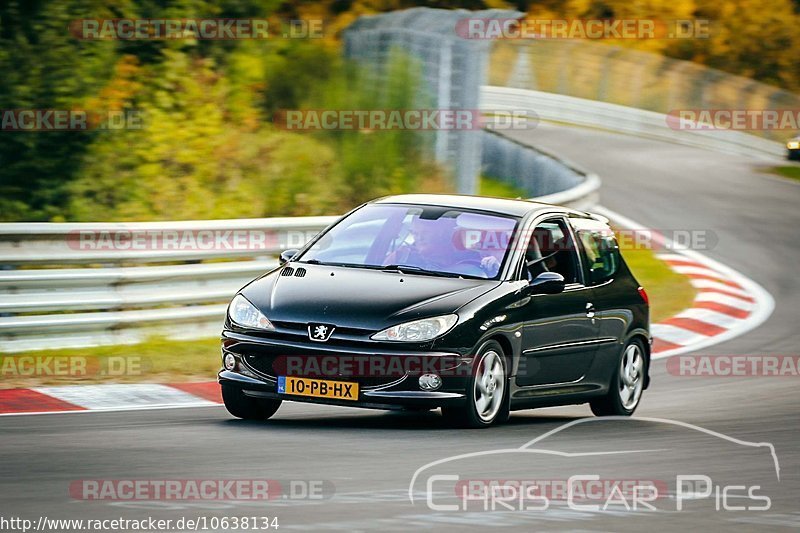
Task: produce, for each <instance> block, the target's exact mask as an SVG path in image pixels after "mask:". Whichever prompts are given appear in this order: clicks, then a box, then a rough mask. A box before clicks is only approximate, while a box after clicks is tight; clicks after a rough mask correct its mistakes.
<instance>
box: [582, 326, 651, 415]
mask: <svg viewBox="0 0 800 533" xmlns="http://www.w3.org/2000/svg"><path fill="white" fill-rule="evenodd" d="M646 376H647V360H646V356H645V351H644V345H643V344H642V341H640V340H639V339H633V340H631V341H628V343H627V344H626V345H625V347H624V348H623V349H622V353H621V354H620V358H619V363H618V364H617V368H616V371H615V372H614V375H613V377H612V378H611V383H610V384H609V387H608V393H607V394H606V395H605V396H603V397H601V398H598V399H596V400H592V401H591V402H589V405H590V407H591V408H592V412H593V413H594V414H595V415H597V416H631V415H632V414H633V412H634V411H636V407H638V405H639V401H640V400H641V399H642V391H643V390H644V383H645V377H646Z"/></svg>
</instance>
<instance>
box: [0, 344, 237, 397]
mask: <svg viewBox="0 0 800 533" xmlns="http://www.w3.org/2000/svg"><path fill="white" fill-rule="evenodd" d="M31 356H32V357H34V358H36V360H37V361H44V360H45V358H48V357H53V358H58V360H60V361H61V362H62V364H63V363H64V362H65V361H66V360H67V359H66V358H77V364H79V365H82V366H85V368H86V372H85V375H70V374H77V373H70V372H59V373H60V374H61V375H32V376H29V375H20V374H21V373H22V372H18V371H19V370H22V371H23V372H24V371H25V370H26V369H27V368H29V366H26V364H25V363H24V362H23V361H22V360H21V359H20V358H21V357H31ZM9 358H10V359H12V360H11V361H7V360H6V359H9ZM72 361H75V359H73V360H72ZM53 365H55V362H53V363H51V364H50V365H48V366H49V368H51V369H52V368H55V366H53ZM220 366H221V360H220V346H219V339H218V338H213V339H201V340H193V341H174V340H169V339H165V338H161V337H152V338H150V339H147V340H146V341H144V342H141V343H139V344H121V345H116V346H99V347H94V348H70V349H60V350H42V351H36V352H23V353H20V354H4V355H0V377H2V382H0V389H8V388H16V387H35V386H39V385H67V384H81V383H148V382H149V383H177V382H182V381H213V380H214V379H216V373H217V371H218V370H219V369H220ZM116 369H123V370H121V371H117V370H116ZM37 374H42V373H41V372H37ZM64 374H67V375H64Z"/></svg>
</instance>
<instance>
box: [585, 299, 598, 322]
mask: <svg viewBox="0 0 800 533" xmlns="http://www.w3.org/2000/svg"><path fill="white" fill-rule="evenodd" d="M595 311H596V309H595V308H594V304H593V303H592V302H589V303H588V304H586V316H587V317H589V318H594V314H595Z"/></svg>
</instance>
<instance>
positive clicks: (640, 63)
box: [485, 39, 800, 143]
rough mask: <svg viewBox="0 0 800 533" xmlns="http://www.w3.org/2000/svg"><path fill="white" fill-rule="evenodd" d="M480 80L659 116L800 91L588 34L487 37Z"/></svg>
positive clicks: (773, 104) (772, 135)
mask: <svg viewBox="0 0 800 533" xmlns="http://www.w3.org/2000/svg"><path fill="white" fill-rule="evenodd" d="M485 85H491V86H496V87H513V88H515V89H527V90H531V91H542V92H544V93H549V94H560V95H564V96H572V97H575V98H579V99H587V100H590V101H596V102H605V103H608V104H616V105H618V106H624V107H627V108H629V109H638V110H647V111H654V112H655V113H660V114H662V115H665V114H668V113H670V112H674V111H677V110H700V109H705V110H712V109H713V110H723V109H725V110H734V109H738V110H781V109H782V110H787V109H798V108H800V95H798V94H795V93H791V92H789V91H786V90H783V89H780V88H778V87H775V86H773V85H767V84H765V83H760V82H758V81H756V80H754V79H752V78H746V77H743V76H737V75H733V74H729V73H726V72H722V71H720V70H716V69H713V68H709V67H707V66H705V65H701V64H698V63H694V62H691V61H683V60H679V59H673V58H670V57H666V56H664V55H661V54H656V53H651V52H644V51H639V50H633V49H630V48H626V47H617V46H611V45H608V44H604V43H598V42H597V41H594V40H591V39H500V40H497V41H493V44H492V51H491V57H490V59H489V62H488V72H487V82H486V83H485ZM592 109H596V110H599V111H602V109H603V108H602V107H597V108H592ZM713 133H719V132H713ZM792 133H793V132H790V131H786V130H780V129H762V130H753V131H751V132H750V134H749V135H748V136H749V137H760V138H764V139H768V140H772V141H778V142H781V143H782V142H785V141H786V140H787V137H789V136H791V135H792Z"/></svg>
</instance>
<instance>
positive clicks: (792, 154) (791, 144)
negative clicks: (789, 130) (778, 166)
mask: <svg viewBox="0 0 800 533" xmlns="http://www.w3.org/2000/svg"><path fill="white" fill-rule="evenodd" d="M786 158H787V159H789V160H790V161H792V160H795V161H796V160H799V159H800V135H798V136H797V137H793V138H791V139H789V140H788V141H787V142H786Z"/></svg>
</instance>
